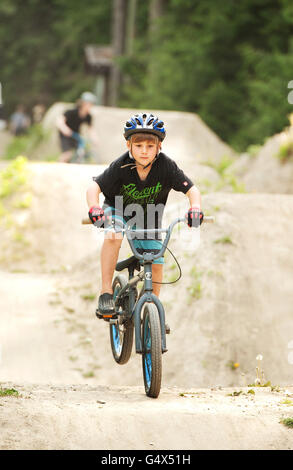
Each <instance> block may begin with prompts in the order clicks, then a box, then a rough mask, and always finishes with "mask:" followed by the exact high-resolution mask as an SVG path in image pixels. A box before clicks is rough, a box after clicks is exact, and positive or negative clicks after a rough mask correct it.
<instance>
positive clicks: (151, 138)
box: [130, 132, 160, 144]
mask: <svg viewBox="0 0 293 470" xmlns="http://www.w3.org/2000/svg"><path fill="white" fill-rule="evenodd" d="M130 139H131V143H132V144H133V143H139V142H144V141H147V142H153V143H154V144H158V143H159V141H160V139H159V137H158V136H157V135H154V134H147V133H145V132H137V133H136V134H132V136H131V137H130Z"/></svg>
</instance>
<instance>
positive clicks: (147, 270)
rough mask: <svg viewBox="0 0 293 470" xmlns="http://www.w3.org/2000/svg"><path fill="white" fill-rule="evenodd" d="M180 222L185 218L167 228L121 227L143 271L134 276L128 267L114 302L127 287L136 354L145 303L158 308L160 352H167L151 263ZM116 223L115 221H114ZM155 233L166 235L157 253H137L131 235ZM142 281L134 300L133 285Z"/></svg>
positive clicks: (161, 306)
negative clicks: (126, 280) (134, 228)
mask: <svg viewBox="0 0 293 470" xmlns="http://www.w3.org/2000/svg"><path fill="white" fill-rule="evenodd" d="M180 222H185V223H186V220H185V218H178V219H176V220H174V221H173V222H172V223H171V224H170V225H169V227H168V228H167V229H146V230H140V229H137V230H133V229H131V228H130V227H127V228H126V229H125V228H123V229H122V230H120V231H122V232H124V233H126V236H127V239H128V242H129V245H130V248H131V250H132V252H133V254H134V256H135V257H136V258H137V259H138V260H139V261H142V264H143V268H144V269H143V271H140V272H139V273H138V274H137V275H136V276H134V268H131V267H129V268H128V272H129V281H128V283H127V284H126V285H125V286H124V288H122V289H121V291H120V292H119V293H118V295H117V297H116V299H115V304H118V302H119V299H120V298H121V297H122V296H123V294H124V293H125V292H126V291H127V289H129V312H131V316H130V317H131V318H132V317H133V318H134V328H135V347H136V352H137V353H138V354H141V353H142V339H141V312H142V309H143V306H144V304H145V303H154V304H155V306H156V307H157V309H158V313H159V318H160V325H161V339H162V353H164V352H167V346H166V327H165V310H164V307H163V304H162V302H161V301H160V300H159V298H158V297H157V296H156V295H155V294H154V293H153V281H152V264H153V262H154V260H156V259H158V258H160V257H162V256H163V255H164V253H165V251H166V248H167V245H168V243H169V240H170V237H171V233H172V230H173V228H174V226H175V225H176V224H178V223H180ZM115 223H116V221H115ZM120 223H122V222H120ZM146 233H147V234H151V233H152V234H155V233H166V237H165V239H164V241H163V242H162V248H161V249H160V251H159V252H158V253H157V254H154V253H152V252H151V253H143V254H142V255H141V254H140V253H138V251H137V250H136V248H135V246H134V243H133V235H138V234H140V235H143V234H146ZM142 280H143V281H144V285H143V287H142V289H141V292H140V295H139V297H138V299H137V300H135V290H134V287H135V286H136V284H137V283H138V282H139V281H142Z"/></svg>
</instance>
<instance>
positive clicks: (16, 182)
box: [0, 156, 28, 199]
mask: <svg viewBox="0 0 293 470" xmlns="http://www.w3.org/2000/svg"><path fill="white" fill-rule="evenodd" d="M27 179H28V170H27V159H26V158H25V157H23V156H19V157H17V158H16V159H15V160H13V161H12V162H11V163H10V164H9V165H8V166H7V167H6V168H4V169H3V170H2V171H1V172H0V198H1V199H5V198H8V197H9V196H11V195H12V194H13V193H15V192H17V191H19V190H20V189H22V188H23V187H24V186H25V185H26V183H27Z"/></svg>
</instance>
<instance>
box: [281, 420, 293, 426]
mask: <svg viewBox="0 0 293 470" xmlns="http://www.w3.org/2000/svg"><path fill="white" fill-rule="evenodd" d="M280 423H282V424H284V426H287V428H293V418H284V419H281V421H280Z"/></svg>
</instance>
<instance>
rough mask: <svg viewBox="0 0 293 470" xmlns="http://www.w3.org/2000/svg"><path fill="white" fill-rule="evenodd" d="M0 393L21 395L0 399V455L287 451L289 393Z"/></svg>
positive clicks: (76, 388)
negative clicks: (284, 421) (24, 451)
mask: <svg viewBox="0 0 293 470" xmlns="http://www.w3.org/2000/svg"><path fill="white" fill-rule="evenodd" d="M2 386H3V387H6V388H9V389H10V390H11V389H12V387H13V390H16V392H18V394H19V395H18V396H11V397H6V398H0V401H1V405H2V406H1V407H0V417H1V439H0V449H2V450H3V449H39V450H44V449H49V450H52V449H54V450H55V449H57V450H62V449H66V450H72V449H82V450H85V449H92V450H94V449H105V450H112V449H116V450H121V449H125V450H126V449H130V450H136V449H144V450H148V451H149V452H150V453H151V451H152V450H156V449H169V450H172V449H175V450H176V449H203V450H207V449H231V450H238V449H244V450H245V449H252V450H256V449H266V450H274V449H278V450H279V449H283V450H287V449H291V450H292V436H291V434H292V431H291V430H290V429H288V428H286V427H285V426H284V425H283V424H281V422H280V420H281V419H282V418H284V417H286V416H288V405H286V404H285V403H286V402H289V401H290V398H291V399H292V397H293V388H292V387H290V388H287V389H284V390H280V391H279V392H271V391H270V389H254V390H252V389H248V388H242V389H237V391H236V390H233V389H217V390H215V389H214V390H203V389H196V390H194V389H190V390H186V389H182V388H165V389H164V390H163V392H162V394H161V396H160V399H159V400H150V399H148V398H147V397H146V396H145V395H144V394H143V391H142V390H141V388H138V387H119V388H118V387H113V386H112V387H102V386H95V387H94V386H85V385H84V386H81V385H72V386H68V387H64V386H56V385H54V386H52V385H46V386H40V385H26V386H23V385H15V384H13V383H7V384H2ZM252 391H254V394H252V393H251V392H252ZM113 430H115V432H113ZM185 463H186V462H185Z"/></svg>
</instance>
